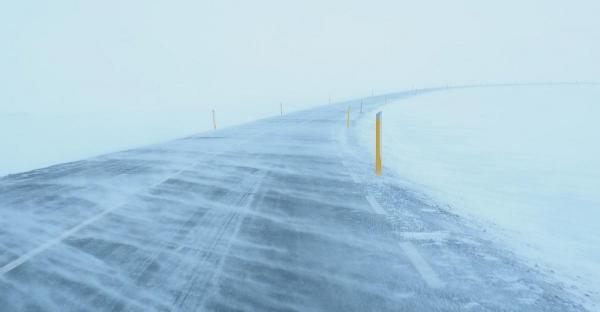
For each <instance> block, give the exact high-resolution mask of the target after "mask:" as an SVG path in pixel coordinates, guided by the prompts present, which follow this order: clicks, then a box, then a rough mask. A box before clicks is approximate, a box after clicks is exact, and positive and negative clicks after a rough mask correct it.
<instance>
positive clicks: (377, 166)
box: [375, 112, 383, 176]
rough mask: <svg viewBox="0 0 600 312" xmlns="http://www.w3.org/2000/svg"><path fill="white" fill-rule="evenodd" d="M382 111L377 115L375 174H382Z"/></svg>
mask: <svg viewBox="0 0 600 312" xmlns="http://www.w3.org/2000/svg"><path fill="white" fill-rule="evenodd" d="M382 169H383V166H382V164H381V112H379V113H377V116H376V117H375V174H377V175H378V176H380V175H381V171H382Z"/></svg>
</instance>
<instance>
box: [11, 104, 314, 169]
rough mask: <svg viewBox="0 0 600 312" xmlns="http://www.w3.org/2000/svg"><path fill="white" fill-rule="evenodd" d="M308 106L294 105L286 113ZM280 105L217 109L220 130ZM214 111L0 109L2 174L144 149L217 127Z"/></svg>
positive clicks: (270, 113) (274, 111) (276, 111)
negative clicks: (24, 110) (236, 109)
mask: <svg viewBox="0 0 600 312" xmlns="http://www.w3.org/2000/svg"><path fill="white" fill-rule="evenodd" d="M300 108H304V107H303V106H299V105H296V106H293V107H290V106H288V105H286V106H285V107H284V109H285V110H286V111H292V110H298V109H300ZM279 113H280V107H279V105H278V104H273V105H265V106H261V107H253V108H247V109H244V110H243V111H217V112H216V118H217V126H218V127H219V128H223V127H227V126H233V125H237V124H241V123H246V122H249V121H254V120H256V119H260V118H265V117H269V116H274V115H279ZM212 126H213V125H212V116H211V111H210V110H208V111H174V112H169V113H168V114H165V113H164V112H152V111H143V112H133V111H126V112H98V113H83V112H73V113H49V112H40V113H37V114H35V113H33V114H32V113H15V112H2V111H0V152H1V153H0V176H4V175H6V174H11V173H17V172H24V171H28V170H33V169H38V168H43V167H47V166H50V165H54V164H59V163H64V162H69V161H76V160H80V159H84V158H88V157H93V156H96V155H101V154H106V153H111V152H116V151H120V150H125V149H131V148H136V147H141V146H145V145H149V144H155V143H160V142H165V141H169V140H173V139H176V138H180V137H183V136H187V135H191V134H194V133H199V132H202V131H207V130H211V129H212Z"/></svg>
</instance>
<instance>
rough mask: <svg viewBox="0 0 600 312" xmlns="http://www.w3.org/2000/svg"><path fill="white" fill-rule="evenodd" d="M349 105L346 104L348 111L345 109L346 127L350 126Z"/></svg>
mask: <svg viewBox="0 0 600 312" xmlns="http://www.w3.org/2000/svg"><path fill="white" fill-rule="evenodd" d="M350 107H351V106H348V111H346V128H350Z"/></svg>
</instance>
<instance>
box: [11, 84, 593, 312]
mask: <svg viewBox="0 0 600 312" xmlns="http://www.w3.org/2000/svg"><path fill="white" fill-rule="evenodd" d="M425 91H436V90H425ZM415 95H416V94H413V93H397V94H391V95H388V96H387V98H388V99H392V98H395V99H402V98H406V97H410V96H415ZM383 102H384V98H383V97H372V98H369V99H367V100H366V102H365V108H364V109H365V111H372V110H374V109H376V108H377V107H378V106H379V105H381V104H383ZM348 105H351V106H352V107H353V114H352V117H353V118H359V117H367V118H371V117H372V115H373V114H372V113H364V114H359V113H358V110H359V107H360V102H359V101H353V102H346V103H338V104H333V105H328V106H323V107H319V108H315V109H311V110H307V111H302V112H298V113H294V114H289V115H286V116H283V117H277V118H270V119H264V120H260V121H257V122H254V123H249V124H246V125H242V126H239V127H234V128H229V129H224V130H219V131H214V132H210V133H204V134H200V135H195V136H191V137H188V138H184V139H181V140H176V141H172V142H168V143H165V144H159V145H154V146H149V147H146V148H140V149H135V150H129V151H124V152H120V153H115V154H110V155H106V156H102V157H97V158H93V159H88V160H83V161H78V162H73V163H67V164H62V165H58V166H53V167H49V168H46V169H40V170H35V171H31V172H27V173H22V174H17V175H11V176H7V177H4V178H2V179H0V311H203V310H206V311H581V310H583V309H582V307H581V306H579V305H578V304H576V303H574V302H573V301H571V300H570V299H569V298H570V296H569V294H568V293H567V292H566V291H565V290H563V289H562V288H561V286H560V285H559V284H556V283H553V282H551V281H549V280H548V278H546V277H544V276H543V275H541V274H540V273H538V272H537V271H536V270H534V269H532V268H529V267H527V266H525V265H524V264H522V263H520V262H519V261H518V260H517V259H516V258H515V257H514V256H512V255H511V253H510V252H508V251H506V250H503V249H502V248H500V247H498V246H495V245H494V244H493V243H491V242H490V241H487V240H486V239H485V238H484V237H485V233H483V230H481V229H478V228H476V227H474V226H470V225H469V224H468V223H467V222H466V221H464V220H462V219H461V218H459V217H457V216H454V215H452V214H449V213H447V212H446V211H445V210H443V209H441V208H440V207H437V206H434V205H431V204H429V203H428V202H427V201H425V200H422V199H420V198H419V197H418V196H416V195H415V194H414V193H413V192H411V190H408V189H405V188H403V187H402V186H401V184H399V182H398V181H399V179H398V178H397V177H395V176H394V175H393V174H392V173H391V172H389V171H384V176H383V177H381V178H376V177H375V176H374V175H373V169H372V167H373V165H372V159H371V156H369V155H370V154H369V153H367V151H365V150H364V148H363V147H361V146H358V145H357V144H356V140H355V133H354V131H356V130H355V129H354V128H350V129H346V127H345V122H344V118H345V115H344V114H345V110H346V108H347V107H348ZM384 122H385V120H384Z"/></svg>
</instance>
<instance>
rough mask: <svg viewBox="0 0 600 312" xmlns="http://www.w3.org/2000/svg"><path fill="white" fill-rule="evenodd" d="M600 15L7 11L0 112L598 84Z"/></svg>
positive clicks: (595, 5) (130, 7) (382, 4)
mask: <svg viewBox="0 0 600 312" xmlns="http://www.w3.org/2000/svg"><path fill="white" fill-rule="evenodd" d="M598 13H600V1H598V0H586V1H578V0H574V1H555V0H547V1H541V0H538V1H528V0H504V1H490V0H456V1H451V0H438V1H433V0H419V1H416V0H415V1H400V0H396V1H393V0H389V1H382V0H371V1H355V0H331V1H327V0H303V1H285V0H272V1H265V0H253V1H241V0H240V1H231V0H218V1H206V0H196V1H180V0H168V1H167V0H143V1H142V0H102V1H87V0H78V1H77V0H58V1H47V0H19V1H2V3H1V4H0V25H1V27H0V39H1V41H0V113H2V112H73V111H76V112H95V111H115V110H120V111H144V110H150V111H175V110H179V111H181V110H198V109H200V110H206V109H209V108H213V107H214V108H217V109H219V108H227V109H232V108H239V109H240V110H239V111H240V112H241V113H243V112H244V111H245V110H251V109H252V107H254V106H256V105H273V106H276V107H278V106H277V105H278V103H279V102H280V101H283V102H285V103H291V104H293V105H296V106H298V107H299V106H302V105H314V104H319V103H325V102H327V97H328V96H329V95H331V96H332V97H333V98H334V99H341V98H351V97H358V96H362V95H367V94H369V93H370V92H371V89H375V91H376V92H385V91H396V90H401V89H404V88H410V87H412V86H413V85H416V86H424V85H431V84H441V83H446V82H449V83H472V82H482V81H484V82H494V81H561V80H562V81H566V80H596V81H597V80H600V77H599V76H600V62H599V56H600V48H599V47H600V18H598Z"/></svg>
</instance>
